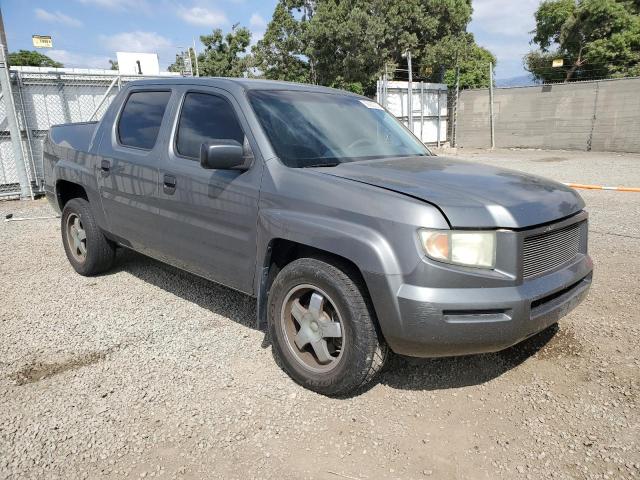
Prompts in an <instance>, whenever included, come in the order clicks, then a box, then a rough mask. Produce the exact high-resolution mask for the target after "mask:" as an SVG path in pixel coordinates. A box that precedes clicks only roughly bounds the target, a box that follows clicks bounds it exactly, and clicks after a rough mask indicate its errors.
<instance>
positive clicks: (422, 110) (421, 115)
mask: <svg viewBox="0 0 640 480" xmlns="http://www.w3.org/2000/svg"><path fill="white" fill-rule="evenodd" d="M420 141H421V142H424V82H420Z"/></svg>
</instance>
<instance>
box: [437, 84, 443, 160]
mask: <svg viewBox="0 0 640 480" xmlns="http://www.w3.org/2000/svg"><path fill="white" fill-rule="evenodd" d="M436 94H437V95H438V101H437V102H436V104H437V105H438V148H440V128H441V122H442V118H441V115H440V87H438V90H436Z"/></svg>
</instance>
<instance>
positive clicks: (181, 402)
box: [0, 151, 640, 479]
mask: <svg viewBox="0 0 640 480" xmlns="http://www.w3.org/2000/svg"><path fill="white" fill-rule="evenodd" d="M458 155H459V156H465V157H467V158H470V159H474V160H478V161H483V162H487V163H492V164H501V165H506V166H510V167H512V168H518V169H521V170H527V171H530V172H535V173H539V174H543V175H547V176H552V177H554V178H557V179H559V180H562V181H574V182H583V183H604V184H612V183H613V184H624V185H629V186H637V185H640V156H637V155H636V156H632V155H623V156H621V157H620V158H621V159H622V160H619V161H617V160H616V161H612V160H611V158H613V157H612V156H617V155H618V154H611V155H608V154H591V153H590V154H585V153H584V152H558V151H553V152H549V151H546V152H539V151H534V152H531V151H497V152H486V151H484V152H481V151H478V152H462V153H461V152H460V151H459V152H458ZM616 158H617V157H616ZM541 159H544V161H542V160H541ZM612 162H613V163H612ZM596 180H597V182H596ZM581 193H582V195H583V197H584V198H585V200H586V202H587V205H588V209H589V211H590V214H591V229H592V233H591V237H590V248H591V253H592V256H593V258H594V262H595V267H596V272H595V276H594V283H593V288H592V290H591V293H590V296H589V297H588V299H587V300H586V301H585V302H584V303H583V304H582V305H581V306H580V307H579V308H577V309H576V310H574V311H573V312H572V313H571V314H570V315H569V316H567V317H566V318H565V319H563V320H562V321H561V322H560V324H559V326H558V327H555V328H551V329H549V330H546V331H545V332H542V333H541V334H540V335H537V336H535V337H533V338H531V339H529V340H527V341H526V342H524V343H523V344H521V345H518V346H516V347H514V348H511V349H509V350H507V351H504V352H500V353H496V354H489V355H478V356H467V357H458V358H440V359H432V360H424V359H410V358H403V357H394V358H393V359H392V361H391V362H390V364H389V365H388V366H387V367H386V369H385V370H384V372H383V373H382V375H381V376H380V377H379V379H378V382H377V383H375V384H374V385H372V386H371V388H369V389H368V390H367V391H364V392H361V393H360V394H359V395H357V396H352V397H350V398H345V399H330V398H326V397H322V396H319V395H317V394H315V393H312V392H309V391H306V390H304V389H302V388H300V387H298V386H297V385H296V384H294V383H293V382H292V381H291V380H290V379H289V378H288V377H287V376H286V375H285V374H284V373H283V372H282V371H281V370H280V369H279V368H278V367H277V366H276V365H275V363H274V361H273V358H272V355H271V348H270V346H269V345H268V342H267V341H266V339H265V335H264V332H261V331H259V330H256V329H255V328H254V324H255V308H254V302H253V300H252V299H250V298H249V297H247V296H245V295H242V294H240V293H237V292H234V291H231V290H229V289H227V288H224V287H221V286H218V285H215V284H212V283H209V282H207V281H205V280H202V279H200V278H198V277H195V276H193V275H190V274H187V273H184V272H180V271H177V270H175V269H173V268H171V267H168V266H165V265H162V264H160V263H159V262H156V261H154V260H151V259H148V258H146V257H143V256H141V255H138V254H135V253H132V252H127V251H119V253H118V261H117V265H116V268H115V269H114V270H113V271H112V272H109V273H108V274H106V275H103V276H100V277H95V278H84V277H81V276H79V275H77V274H75V272H73V270H72V269H71V267H70V265H69V264H68V262H67V260H66V257H65V255H64V251H63V249H62V245H61V240H60V225H59V219H48V220H33V221H24V222H4V221H3V219H4V217H5V215H6V214H7V213H13V214H14V215H15V216H16V217H18V216H20V217H35V216H43V215H50V214H52V211H51V210H50V209H49V207H48V205H47V204H46V202H45V201H43V200H38V201H35V202H30V201H25V202H15V201H12V202H9V201H5V202H0V215H1V217H0V253H1V254H2V262H1V263H0V274H1V277H0V278H1V279H2V280H1V281H2V301H1V302H0V478H11V479H22V478H25V479H26V478H58V479H76V478H78V479H84V478H92V479H93V478H129V479H134V478H136V479H138V478H162V479H182V478H185V479H196V478H198V479H199V478H208V479H209V478H211V479H213V478H225V479H227V478H228V479H235V478H237V479H247V478H266V479H269V478H273V479H305V478H309V479H311V478H313V479H340V478H358V479H379V478H397V479H414V478H415V479H421V478H438V479H449V478H451V479H453V478H474V479H476V478H477V479H502V478H504V479H512V478H532V479H539V478H543V479H564V478H581V479H582V478H584V479H608V478H611V479H614V478H615V479H619V478H629V479H631V478H639V477H640V448H639V445H638V442H639V439H640V431H639V426H640V414H639V409H638V401H639V398H638V393H639V391H640V388H639V387H640V376H639V375H638V371H639V367H640V347H639V346H638V340H637V339H638V338H640V323H639V321H638V320H640V307H638V305H640V289H639V288H638V285H639V284H640V194H636V193H622V192H590V191H589V192H581Z"/></svg>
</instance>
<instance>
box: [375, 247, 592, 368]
mask: <svg viewBox="0 0 640 480" xmlns="http://www.w3.org/2000/svg"><path fill="white" fill-rule="evenodd" d="M592 269H593V264H592V261H591V258H590V257H589V256H588V255H586V254H580V255H578V256H577V257H576V259H575V260H574V261H573V262H572V263H571V264H569V265H567V266H564V267H563V268H561V269H560V270H557V271H554V272H552V273H549V274H547V275H543V276H540V277H537V278H534V279H531V280H528V281H525V282H523V283H522V284H520V285H516V286H509V287H499V288H427V287H418V286H414V285H407V284H402V285H401V286H400V288H399V289H398V290H397V294H396V298H395V302H394V303H395V308H396V309H397V311H396V313H397V318H399V319H400V321H399V322H394V323H395V325H394V326H393V327H391V328H389V326H387V328H383V331H384V334H385V339H386V341H387V343H388V344H389V346H390V347H391V349H392V350H393V351H394V352H396V353H399V354H402V355H409V356H416V357H438V356H449V355H466V354H472V353H485V352H495V351H498V350H503V349H505V348H507V347H510V346H512V345H514V344H516V343H518V342H520V341H522V340H524V339H525V338H527V337H530V336H531V335H534V334H536V333H538V332H540V331H542V330H544V329H545V328H547V327H548V326H550V325H553V324H554V323H556V322H557V321H558V320H559V319H560V318H562V317H563V316H565V315H566V314H567V313H569V312H570V311H571V310H572V309H573V308H575V307H576V306H577V305H578V304H580V302H581V301H582V300H583V299H584V298H585V297H586V295H587V292H588V290H589V287H590V286H591V278H592ZM385 330H386V331H385Z"/></svg>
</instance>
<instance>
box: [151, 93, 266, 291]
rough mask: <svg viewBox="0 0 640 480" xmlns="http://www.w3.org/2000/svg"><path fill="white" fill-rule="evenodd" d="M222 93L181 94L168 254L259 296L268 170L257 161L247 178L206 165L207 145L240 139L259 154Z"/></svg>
mask: <svg viewBox="0 0 640 480" xmlns="http://www.w3.org/2000/svg"><path fill="white" fill-rule="evenodd" d="M216 92H217V91H214V90H213V89H207V90H204V91H203V90H197V89H194V90H190V89H189V88H188V87H184V89H183V90H182V91H180V92H179V95H180V96H181V102H180V104H179V108H178V114H177V118H176V120H175V122H174V123H175V124H174V126H173V132H172V134H171V136H170V139H169V141H170V142H169V146H168V155H167V156H165V157H163V163H162V164H161V166H160V173H159V184H160V188H159V193H158V196H159V199H160V200H159V202H158V207H159V209H160V212H159V214H160V217H161V219H162V222H163V225H164V227H163V231H162V234H161V235H162V238H161V241H162V242H163V243H162V250H163V252H162V253H163V256H164V257H165V259H166V260H167V261H169V262H170V263H173V264H174V265H177V266H179V267H182V268H185V269H187V270H190V271H192V272H194V273H196V274H199V275H201V276H204V277H206V278H210V279H212V280H214V281H217V282H219V283H222V284H224V285H227V286H229V287H232V288H235V289H237V290H240V291H244V292H248V293H251V292H252V288H253V277H254V273H255V260H256V222H257V216H258V200H259V193H260V180H261V176H262V165H263V164H262V162H261V161H258V159H257V158H256V159H255V160H254V162H253V165H252V167H251V168H250V169H249V170H247V171H238V170H207V169H204V168H202V167H201V166H200V162H199V155H200V146H201V144H202V143H205V142H208V141H211V140H215V139H225V140H229V139H231V140H237V141H238V142H240V143H241V144H243V145H245V153H246V155H253V153H252V152H253V151H252V149H251V147H250V144H251V143H252V141H251V140H250V139H249V138H247V135H249V132H248V128H247V127H246V123H245V121H244V117H242V115H241V114H240V110H239V109H238V108H237V106H236V105H235V101H234V99H233V98H232V97H230V96H227V95H226V94H225V93H224V92H219V93H216ZM245 132H247V135H245Z"/></svg>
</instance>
